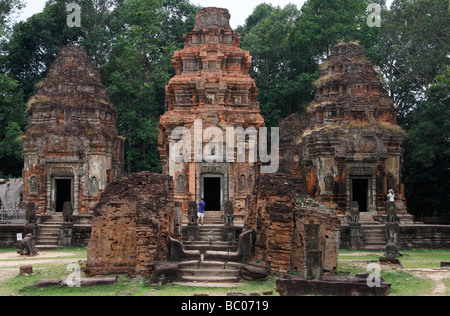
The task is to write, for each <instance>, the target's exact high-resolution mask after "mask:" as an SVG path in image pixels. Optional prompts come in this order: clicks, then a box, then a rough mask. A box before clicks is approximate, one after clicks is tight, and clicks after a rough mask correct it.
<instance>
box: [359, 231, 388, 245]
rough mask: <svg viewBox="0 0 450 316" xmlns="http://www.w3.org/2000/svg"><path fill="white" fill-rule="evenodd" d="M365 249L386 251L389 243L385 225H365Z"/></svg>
mask: <svg viewBox="0 0 450 316" xmlns="http://www.w3.org/2000/svg"><path fill="white" fill-rule="evenodd" d="M362 231H363V239H364V245H365V247H364V249H366V250H385V248H386V244H387V242H388V240H387V238H386V233H385V226H384V225H363V226H362Z"/></svg>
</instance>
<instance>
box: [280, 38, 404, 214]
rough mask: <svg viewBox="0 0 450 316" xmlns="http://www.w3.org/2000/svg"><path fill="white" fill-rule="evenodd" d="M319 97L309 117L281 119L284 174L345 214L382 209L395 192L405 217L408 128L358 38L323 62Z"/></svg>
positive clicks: (337, 48) (401, 212)
mask: <svg viewBox="0 0 450 316" xmlns="http://www.w3.org/2000/svg"><path fill="white" fill-rule="evenodd" d="M316 86H317V93H316V96H315V99H314V100H313V101H312V102H311V104H310V105H309V106H308V108H307V111H306V117H301V116H299V115H292V116H290V117H289V118H287V119H285V120H282V121H280V129H281V139H282V145H281V147H282V148H281V151H282V157H283V159H282V167H281V168H282V171H283V172H286V173H289V174H290V175H291V176H292V177H293V178H295V179H296V180H297V181H296V183H297V184H298V185H299V186H300V187H301V189H302V191H303V192H304V193H305V194H307V195H308V196H310V197H314V198H316V199H320V200H322V201H324V202H329V203H331V204H334V205H335V207H337V211H338V213H340V214H346V213H347V214H348V212H349V210H350V206H351V204H352V202H358V204H359V210H360V212H369V211H372V212H373V213H375V212H378V213H380V214H384V212H385V209H386V194H387V193H388V190H389V189H393V190H394V191H395V194H396V208H397V211H398V214H404V215H406V214H407V212H406V205H405V201H404V198H403V197H404V192H403V185H402V182H401V169H402V154H403V149H402V145H403V139H404V132H403V131H402V129H401V128H400V127H399V126H398V125H397V121H396V118H397V111H396V110H395V108H394V101H393V100H392V98H390V97H389V95H388V93H387V92H386V90H385V88H384V86H383V80H382V78H381V75H380V74H379V73H378V72H377V71H376V70H375V68H374V66H373V64H372V63H370V62H369V61H368V60H367V59H366V57H365V55H364V49H363V48H362V47H361V46H360V45H358V44H355V43H343V44H339V45H337V46H335V47H334V49H333V50H332V54H331V57H330V59H329V60H328V61H326V62H325V63H324V64H323V65H322V67H321V76H320V78H319V80H318V81H317V82H316Z"/></svg>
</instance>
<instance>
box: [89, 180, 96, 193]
mask: <svg viewBox="0 0 450 316" xmlns="http://www.w3.org/2000/svg"><path fill="white" fill-rule="evenodd" d="M89 194H90V195H98V180H97V177H95V176H92V177H91V178H90V179H89Z"/></svg>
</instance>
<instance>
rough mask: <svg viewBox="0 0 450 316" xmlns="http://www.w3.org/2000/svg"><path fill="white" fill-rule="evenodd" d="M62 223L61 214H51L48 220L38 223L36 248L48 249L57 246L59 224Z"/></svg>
mask: <svg viewBox="0 0 450 316" xmlns="http://www.w3.org/2000/svg"><path fill="white" fill-rule="evenodd" d="M63 223H64V220H63V216H62V214H58V213H56V214H53V215H52V216H51V218H50V219H49V220H47V221H46V222H45V223H43V224H39V225H38V232H37V236H36V248H38V250H49V249H56V248H59V246H58V243H59V237H60V232H61V225H62V224H63Z"/></svg>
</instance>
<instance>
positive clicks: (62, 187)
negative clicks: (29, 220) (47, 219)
mask: <svg viewBox="0 0 450 316" xmlns="http://www.w3.org/2000/svg"><path fill="white" fill-rule="evenodd" d="M55 185H56V212H62V211H63V207H64V203H65V202H72V180H71V179H55Z"/></svg>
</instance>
